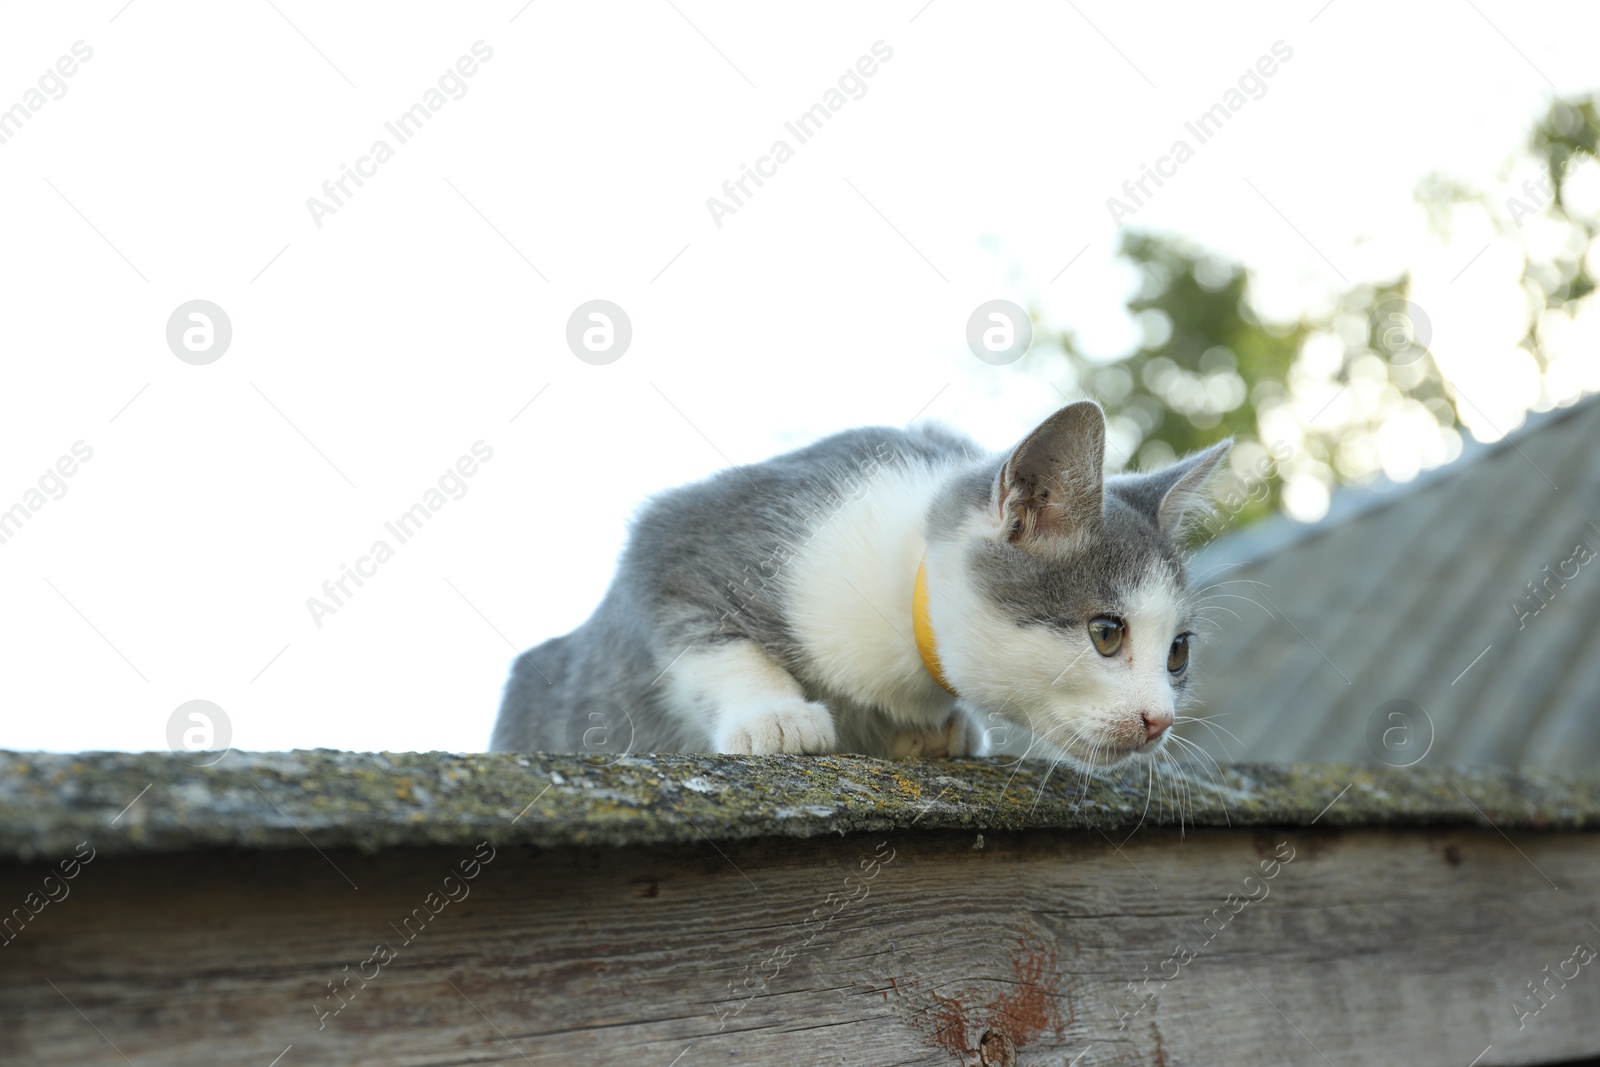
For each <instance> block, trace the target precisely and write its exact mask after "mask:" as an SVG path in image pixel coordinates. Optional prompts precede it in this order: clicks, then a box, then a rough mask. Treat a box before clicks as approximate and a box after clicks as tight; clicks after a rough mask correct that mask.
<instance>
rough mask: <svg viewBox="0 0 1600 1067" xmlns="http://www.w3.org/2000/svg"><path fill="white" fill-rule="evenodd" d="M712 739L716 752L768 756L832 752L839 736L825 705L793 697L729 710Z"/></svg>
mask: <svg viewBox="0 0 1600 1067" xmlns="http://www.w3.org/2000/svg"><path fill="white" fill-rule="evenodd" d="M714 742H715V744H716V748H717V751H718V752H727V753H731V754H734V755H744V756H771V755H776V754H778V753H791V754H799V753H803V752H832V751H833V750H834V749H835V748H836V747H837V745H838V736H837V734H836V733H835V732H834V729H833V716H832V715H831V714H829V712H828V708H827V706H826V705H824V704H818V703H815V702H814V701H810V700H801V699H799V698H798V697H796V698H795V699H793V700H783V701H776V702H774V703H770V704H759V705H755V706H753V707H747V708H741V709H740V710H739V711H737V712H733V713H731V714H729V715H728V716H727V717H726V718H725V719H724V721H723V722H722V724H721V726H720V727H719V728H718V730H717V736H716V738H715V739H714Z"/></svg>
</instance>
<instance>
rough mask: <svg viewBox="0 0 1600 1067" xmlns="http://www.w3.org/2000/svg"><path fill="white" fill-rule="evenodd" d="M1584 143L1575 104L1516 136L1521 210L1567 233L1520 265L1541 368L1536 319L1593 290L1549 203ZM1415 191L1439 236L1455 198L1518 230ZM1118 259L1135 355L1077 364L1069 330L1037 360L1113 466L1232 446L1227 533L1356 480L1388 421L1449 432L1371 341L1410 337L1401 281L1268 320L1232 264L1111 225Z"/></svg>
mask: <svg viewBox="0 0 1600 1067" xmlns="http://www.w3.org/2000/svg"><path fill="white" fill-rule="evenodd" d="M1597 138H1600V116H1597V114H1596V103H1595V101H1592V100H1586V101H1578V102H1574V101H1558V102H1557V103H1555V104H1554V105H1552V107H1551V108H1550V110H1549V112H1548V113H1547V114H1546V115H1545V116H1544V118H1543V119H1542V120H1541V121H1540V122H1539V123H1538V124H1537V126H1536V127H1535V129H1534V131H1533V134H1532V137H1531V140H1530V149H1531V150H1532V151H1533V153H1534V154H1535V156H1536V158H1538V159H1540V160H1541V161H1542V162H1543V164H1544V166H1545V168H1546V170H1547V173H1548V175H1549V178H1548V181H1549V186H1548V192H1543V193H1542V194H1541V193H1540V190H1539V189H1538V187H1537V186H1535V188H1534V194H1535V195H1534V196H1533V202H1531V203H1528V204H1525V207H1526V208H1527V209H1528V210H1527V211H1526V212H1524V214H1529V213H1534V212H1548V214H1549V216H1550V217H1551V218H1553V219H1555V220H1556V221H1558V222H1561V223H1564V224H1566V225H1567V226H1569V227H1571V229H1572V234H1573V239H1572V240H1571V241H1569V242H1567V244H1566V246H1565V247H1564V249H1563V250H1562V252H1561V253H1560V254H1559V255H1557V256H1555V257H1553V258H1551V259H1550V260H1548V261H1539V260H1535V259H1534V258H1531V257H1526V263H1525V270H1524V274H1523V277H1524V285H1525V287H1526V288H1527V289H1528V291H1529V293H1530V294H1531V296H1532V297H1534V298H1535V299H1533V301H1532V302H1533V303H1538V300H1537V297H1541V296H1542V298H1543V306H1542V307H1537V308H1534V309H1532V310H1531V311H1530V316H1529V327H1528V334H1527V338H1526V340H1525V341H1524V345H1525V346H1526V347H1527V348H1528V349H1529V350H1530V351H1531V352H1533V353H1534V355H1535V356H1536V357H1538V358H1539V359H1540V362H1541V365H1544V362H1545V361H1544V357H1543V352H1542V351H1541V348H1540V342H1539V330H1538V326H1539V321H1540V314H1542V311H1543V308H1545V307H1548V308H1558V309H1560V308H1564V309H1566V310H1568V311H1569V312H1571V311H1575V310H1576V308H1575V307H1573V305H1575V304H1576V302H1578V301H1581V300H1583V299H1584V298H1585V297H1587V296H1588V295H1589V294H1590V293H1591V292H1593V290H1594V289H1595V281H1594V279H1593V278H1592V277H1591V276H1590V273H1589V270H1588V266H1587V261H1586V257H1587V253H1588V251H1589V249H1590V247H1591V246H1592V244H1593V242H1594V240H1595V237H1596V232H1597V223H1596V220H1595V219H1593V218H1583V217H1579V216H1577V215H1575V214H1573V213H1571V212H1570V211H1569V210H1568V207H1567V201H1566V199H1565V198H1564V197H1563V192H1564V189H1565V186H1566V182H1567V179H1568V177H1569V175H1570V170H1571V167H1572V166H1573V165H1574V164H1575V163H1579V162H1583V161H1585V160H1590V159H1594V158H1595V152H1596V142H1597ZM1417 195H1418V199H1419V200H1420V201H1421V202H1422V203H1423V205H1424V207H1426V208H1427V210H1428V213H1429V219H1430V222H1432V223H1433V224H1435V225H1436V226H1439V227H1440V228H1443V227H1444V224H1445V221H1446V220H1447V218H1448V214H1449V210H1450V208H1451V207H1452V206H1453V205H1456V204H1460V203H1463V202H1475V203H1477V204H1479V205H1480V206H1482V207H1483V208H1484V209H1485V210H1486V211H1489V212H1490V213H1491V215H1493V216H1494V217H1495V218H1496V223H1497V225H1498V226H1499V228H1500V229H1501V232H1503V233H1508V232H1511V230H1510V228H1511V225H1512V222H1518V221H1520V220H1519V219H1518V218H1515V217H1514V218H1513V219H1511V220H1510V221H1508V220H1507V217H1506V215H1507V213H1509V212H1511V211H1514V210H1515V209H1512V208H1510V207H1509V205H1510V203H1511V202H1510V201H1508V202H1507V203H1508V212H1507V213H1501V212H1498V211H1495V210H1493V208H1492V206H1491V204H1490V200H1489V198H1488V197H1487V195H1486V194H1482V193H1475V192H1473V191H1471V190H1470V189H1468V188H1467V187H1466V186H1464V185H1462V184H1460V183H1458V182H1456V181H1454V180H1452V179H1450V178H1448V177H1444V176H1439V175H1434V176H1431V177H1430V179H1429V180H1428V181H1426V182H1424V183H1423V186H1422V187H1421V188H1419V190H1418V194H1417ZM1118 252H1119V254H1120V255H1121V256H1123V257H1124V258H1126V259H1127V260H1128V261H1129V262H1130V263H1132V264H1133V266H1134V267H1135V268H1136V269H1137V271H1138V273H1139V275H1140V279H1141V281H1140V285H1139V288H1138V290H1137V292H1136V293H1135V294H1134V296H1133V297H1131V298H1130V299H1129V300H1128V304H1127V306H1128V310H1129V312H1130V313H1131V314H1132V315H1133V316H1134V318H1135V321H1136V323H1137V324H1138V326H1139V328H1140V333H1141V341H1140V343H1139V345H1138V346H1137V347H1136V348H1135V349H1134V350H1133V351H1131V352H1128V353H1126V354H1125V355H1122V356H1121V357H1119V358H1117V359H1114V360H1112V361H1110V362H1106V361H1104V360H1095V359H1091V358H1089V357H1088V356H1086V355H1084V354H1083V353H1082V351H1081V350H1080V349H1079V348H1078V346H1077V345H1076V343H1075V339H1074V338H1073V336H1072V335H1071V334H1070V333H1065V334H1062V335H1059V336H1056V337H1053V338H1046V339H1045V340H1046V342H1047V343H1046V344H1045V345H1043V346H1041V348H1042V349H1043V350H1044V352H1045V353H1049V355H1043V354H1042V355H1041V358H1048V359H1055V360H1059V359H1061V358H1063V357H1064V358H1065V359H1066V361H1067V362H1068V363H1069V364H1070V365H1071V367H1072V369H1073V371H1074V372H1075V375H1076V380H1077V382H1078V384H1079V386H1080V388H1081V390H1082V391H1083V392H1084V393H1086V394H1088V395H1090V396H1093V397H1095V398H1096V399H1097V400H1099V401H1100V402H1101V404H1102V405H1103V406H1104V407H1105V409H1106V415H1107V418H1108V420H1110V422H1111V423H1112V428H1113V433H1112V438H1113V442H1116V441H1119V440H1120V441H1121V442H1122V444H1123V446H1124V449H1125V451H1124V452H1123V454H1120V455H1119V454H1117V450H1116V447H1115V444H1113V451H1112V454H1111V455H1110V456H1109V457H1108V458H1109V460H1110V462H1111V463H1112V464H1113V465H1114V466H1127V467H1130V468H1150V467H1155V466H1159V465H1161V464H1163V463H1166V462H1169V461H1170V460H1171V459H1173V458H1174V457H1175V456H1181V455H1183V454H1185V453H1187V452H1191V451H1194V450H1196V449H1199V448H1203V447H1205V446H1207V445H1210V444H1212V443H1214V442H1216V441H1219V440H1221V439H1222V438H1224V437H1228V436H1232V437H1233V438H1234V439H1235V441H1236V443H1237V447H1236V457H1240V458H1243V459H1244V460H1245V462H1244V463H1235V464H1234V471H1233V472H1232V477H1233V479H1234V481H1233V483H1232V485H1231V486H1222V487H1221V501H1222V504H1223V506H1222V507H1221V508H1220V509H1219V510H1220V511H1221V512H1222V514H1223V516H1224V518H1225V519H1226V520H1227V521H1228V522H1229V523H1230V524H1232V525H1243V524H1245V523H1248V522H1251V521H1254V520H1255V519H1258V518H1261V517H1263V516H1265V515H1267V514H1270V513H1272V512H1274V511H1276V510H1278V509H1279V508H1280V507H1281V505H1282V499H1283V492H1284V487H1285V484H1286V479H1291V478H1312V479H1316V480H1318V481H1320V482H1322V483H1323V484H1324V485H1325V486H1326V487H1327V488H1329V489H1331V488H1332V487H1333V486H1334V485H1335V484H1339V483H1345V484H1350V483H1360V482H1363V481H1368V480H1370V479H1371V478H1372V477H1373V476H1374V475H1375V472H1376V470H1377V462H1376V459H1375V458H1374V457H1375V456H1376V455H1377V446H1376V441H1377V434H1378V432H1379V431H1380V430H1381V429H1382V427H1383V424H1384V423H1385V422H1386V421H1387V420H1389V419H1391V418H1396V417H1400V416H1401V415H1404V416H1405V417H1408V418H1411V419H1413V420H1417V419H1425V418H1426V417H1427V416H1431V417H1432V420H1433V422H1434V423H1435V424H1436V426H1437V429H1438V432H1439V434H1440V438H1441V441H1443V440H1444V439H1445V438H1447V437H1448V436H1449V435H1451V434H1453V433H1454V432H1455V431H1454V427H1455V426H1456V425H1457V423H1458V421H1459V420H1458V418H1457V412H1456V407H1455V401H1454V396H1453V393H1452V392H1451V391H1450V389H1449V387H1448V385H1447V383H1446V382H1445V381H1444V379H1443V377H1442V376H1441V374H1440V372H1439V369H1438V366H1437V365H1436V364H1435V362H1434V360H1433V358H1432V356H1431V355H1429V354H1419V353H1418V352H1416V351H1413V352H1411V353H1407V354H1401V355H1396V346H1395V344H1394V341H1393V338H1394V335H1393V334H1392V333H1390V334H1388V336H1386V331H1394V330H1400V331H1402V332H1404V331H1406V330H1409V329H1410V328H1411V322H1410V320H1409V319H1407V318H1405V317H1403V316H1404V314H1405V312H1406V311H1407V310H1409V309H1406V308H1402V310H1401V311H1400V312H1398V313H1397V312H1395V311H1394V308H1395V305H1394V304H1392V303H1386V302H1392V301H1404V300H1406V299H1407V297H1408V295H1409V290H1410V279H1409V277H1408V276H1406V275H1402V276H1401V277H1398V278H1395V279H1393V280H1392V281H1389V282H1387V283H1384V284H1378V285H1371V284H1367V285H1356V286H1352V287H1351V288H1350V289H1349V290H1347V291H1346V292H1344V293H1342V294H1340V295H1339V297H1338V299H1337V300H1336V301H1335V306H1334V309H1333V310H1332V312H1331V313H1328V314H1326V315H1324V316H1322V317H1311V316H1302V317H1301V318H1300V319H1299V320H1297V321H1294V322H1288V323H1277V322H1266V321H1263V320H1262V319H1261V317H1260V316H1259V315H1258V314H1257V313H1256V311H1255V309H1254V307H1253V305H1252V303H1251V299H1250V295H1251V294H1250V276H1249V274H1248V272H1247V271H1246V270H1245V269H1244V268H1242V267H1240V266H1239V265H1237V264H1233V263H1229V262H1226V261H1224V260H1222V259H1220V258H1218V257H1217V256H1215V255H1211V254H1209V253H1206V252H1205V251H1203V250H1200V249H1197V248H1194V247H1192V246H1191V245H1189V244H1187V243H1186V242H1184V241H1183V240H1181V239H1179V238H1176V237H1173V236H1170V235H1163V234H1156V233H1149V232H1142V231H1138V230H1132V229H1126V230H1124V231H1123V233H1122V238H1121V242H1120V245H1119V249H1118ZM1380 311H1381V314H1380V313H1379V312H1380ZM1397 315H1400V316H1402V317H1396V316H1397ZM1423 340H1424V341H1425V340H1426V338H1423ZM1313 342H1314V344H1313ZM1402 347H1403V346H1402ZM1330 354H1331V355H1330ZM1323 397H1329V398H1330V399H1328V400H1327V402H1326V403H1324V402H1323V401H1322V399H1321V398H1323ZM1341 398H1343V400H1344V401H1345V402H1344V403H1342V404H1340V403H1339V401H1340V400H1341ZM1353 401H1359V402H1353ZM1325 413H1326V414H1325ZM1421 424H1422V425H1426V423H1425V422H1424V423H1421ZM1130 445H1131V448H1129V447H1128V446H1130ZM1442 447H1443V446H1442V445H1441V449H1442ZM1252 457H1253V460H1252Z"/></svg>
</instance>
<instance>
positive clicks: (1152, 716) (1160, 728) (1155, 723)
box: [1140, 711, 1172, 741]
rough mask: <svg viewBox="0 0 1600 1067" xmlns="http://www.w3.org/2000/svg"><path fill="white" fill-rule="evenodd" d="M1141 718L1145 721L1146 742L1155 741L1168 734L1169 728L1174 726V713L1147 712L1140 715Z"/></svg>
mask: <svg viewBox="0 0 1600 1067" xmlns="http://www.w3.org/2000/svg"><path fill="white" fill-rule="evenodd" d="M1140 718H1142V719H1144V738H1145V740H1146V741H1154V740H1155V739H1156V738H1158V737H1160V736H1161V735H1162V734H1164V733H1166V732H1167V727H1169V726H1171V725H1172V712H1170V711H1146V712H1143V713H1142V714H1141V715H1140Z"/></svg>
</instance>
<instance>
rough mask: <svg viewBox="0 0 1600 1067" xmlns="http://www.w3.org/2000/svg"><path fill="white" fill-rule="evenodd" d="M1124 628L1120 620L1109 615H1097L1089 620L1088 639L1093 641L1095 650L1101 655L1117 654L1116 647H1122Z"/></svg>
mask: <svg viewBox="0 0 1600 1067" xmlns="http://www.w3.org/2000/svg"><path fill="white" fill-rule="evenodd" d="M1125 630H1126V627H1124V626H1123V624H1122V620H1121V619H1113V618H1112V617H1111V616H1110V615H1099V616H1096V617H1095V618H1093V619H1090V620H1089V640H1091V641H1093V642H1094V648H1095V651H1096V652H1098V653H1100V654H1101V655H1102V656H1115V655H1116V654H1117V649H1119V648H1121V647H1122V635H1123V633H1124V632H1125Z"/></svg>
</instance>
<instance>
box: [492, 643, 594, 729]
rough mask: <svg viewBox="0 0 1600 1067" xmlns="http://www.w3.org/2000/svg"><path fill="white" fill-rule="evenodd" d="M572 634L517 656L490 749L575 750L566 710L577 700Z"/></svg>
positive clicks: (501, 702) (501, 704)
mask: <svg viewBox="0 0 1600 1067" xmlns="http://www.w3.org/2000/svg"><path fill="white" fill-rule="evenodd" d="M572 636H573V635H571V634H568V635H567V636H565V637H554V638H551V639H550V640H548V641H546V642H545V643H544V644H542V645H536V646H535V647H533V648H530V649H528V651H526V652H524V653H523V654H522V655H520V656H518V657H517V659H516V662H515V663H513V664H512V666H511V677H510V678H509V679H507V681H506V691H505V696H504V697H503V698H502V699H501V701H500V714H499V716H498V717H497V718H496V719H495V723H494V734H493V736H492V737H490V739H489V751H490V752H566V751H572V750H573V749H575V747H576V746H575V745H574V744H573V743H572V740H571V739H570V738H568V737H566V734H567V733H568V732H569V730H568V727H569V723H568V722H567V719H568V718H569V717H570V716H569V715H568V714H567V713H566V712H567V710H568V709H569V708H570V707H571V705H572V703H573V694H572V693H571V692H569V690H570V688H571V681H570V675H571V666H572V648H571V642H572Z"/></svg>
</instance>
